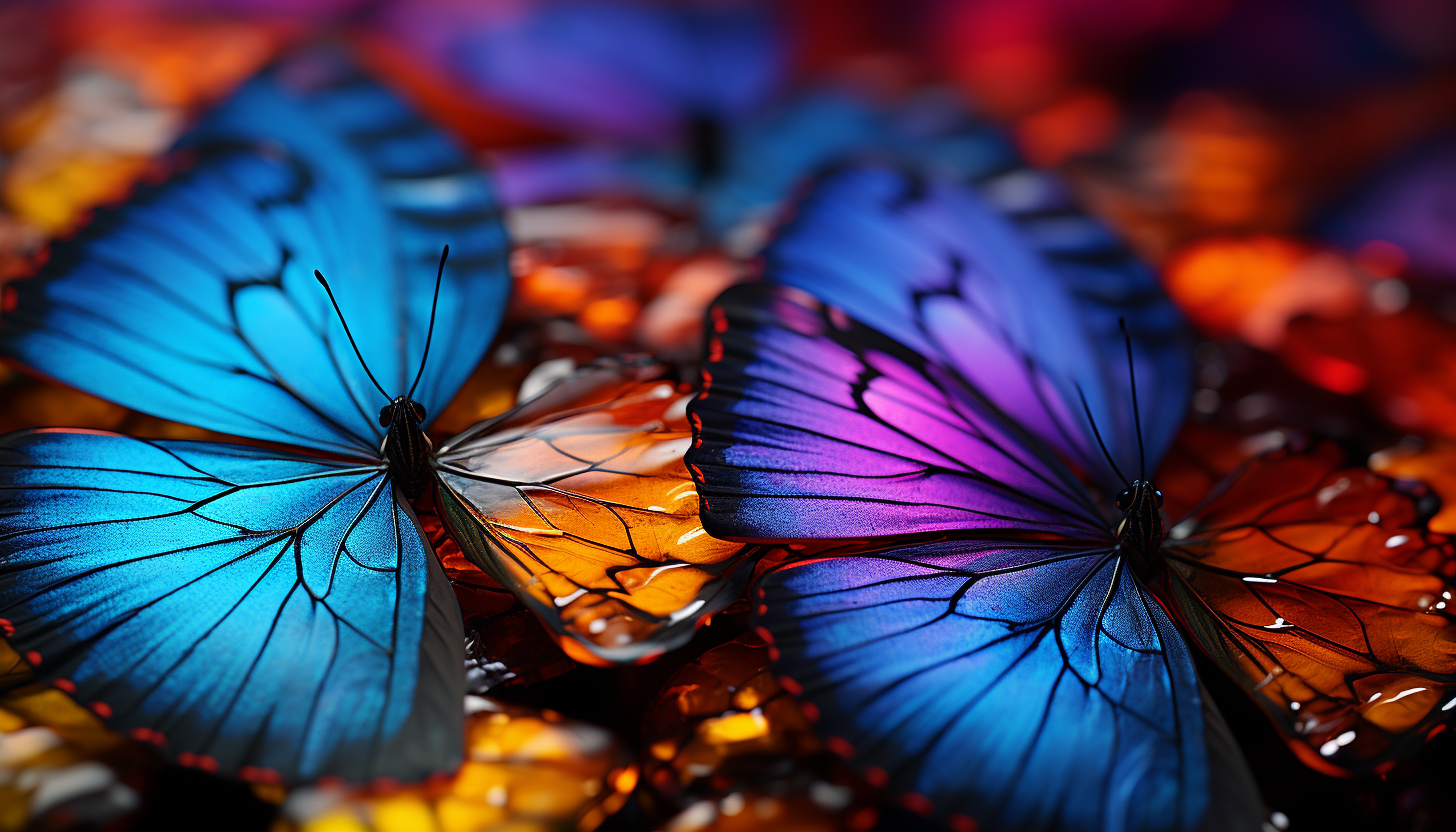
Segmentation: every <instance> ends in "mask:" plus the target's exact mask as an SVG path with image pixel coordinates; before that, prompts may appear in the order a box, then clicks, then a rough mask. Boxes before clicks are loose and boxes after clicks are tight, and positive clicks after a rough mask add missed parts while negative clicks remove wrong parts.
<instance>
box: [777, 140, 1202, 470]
mask: <svg viewBox="0 0 1456 832" xmlns="http://www.w3.org/2000/svg"><path fill="white" fill-rule="evenodd" d="M977 181H978V182H979V183H980V185H979V188H980V191H981V193H980V194H978V193H977V192H976V191H975V190H973V189H972V188H970V187H968V186H966V185H963V184H958V183H953V182H951V181H949V180H946V179H943V178H938V177H935V176H920V175H915V174H910V173H905V172H901V171H897V170H893V169H889V168H877V167H856V168H849V169H846V170H843V171H840V172H838V173H835V174H832V175H830V176H828V177H827V178H825V179H822V180H821V181H820V182H819V183H818V184H817V186H816V187H815V188H814V190H812V191H811V192H810V193H809V195H808V196H807V197H806V198H805V199H803V200H802V201H801V202H800V203H799V204H798V205H797V206H796V208H795V211H794V214H793V219H792V220H791V221H790V222H789V223H788V224H787V225H786V226H785V228H784V229H783V231H782V232H781V233H780V235H779V237H778V238H777V240H776V241H775V242H774V244H772V245H771V246H770V247H769V248H768V249H767V250H766V252H765V255H764V257H765V273H766V277H767V278H768V279H769V280H771V281H774V282H777V283H783V284H787V285H790V286H795V287H797V288H800V289H803V290H805V291H807V292H809V293H811V294H813V295H814V296H815V297H817V298H819V299H820V300H821V301H823V302H825V303H827V304H829V305H831V306H835V307H838V308H840V309H842V310H843V311H844V312H845V313H846V314H848V315H849V316H850V317H852V318H855V319H856V320H859V321H860V322H862V323H864V324H865V325H867V326H869V327H872V328H874V329H877V330H879V331H880V332H882V333H884V334H885V335H888V336H890V337H892V338H894V339H896V340H898V341H900V342H901V343H903V344H905V345H906V346H908V347H910V348H912V349H914V350H915V351H917V352H919V353H921V354H922V355H924V356H926V357H927V358H930V359H932V360H935V361H938V362H941V363H943V364H945V365H946V366H948V367H950V368H953V369H954V370H956V371H957V372H959V373H960V374H961V375H962V376H963V377H964V378H965V379H966V380H967V381H969V382H970V383H971V384H972V385H973V386H975V387H976V388H977V389H978V390H980V391H981V392H982V394H983V395H985V396H986V397H987V398H988V399H990V400H991V401H992V402H994V403H995V404H996V405H997V406H998V407H1000V408H1001V409H1002V410H1004V411H1005V412H1006V414H1007V415H1008V416H1010V417H1011V418H1012V419H1013V420H1014V421H1016V423H1017V424H1019V425H1021V426H1023V427H1024V428H1025V429H1026V430H1027V431H1029V432H1031V433H1032V434H1034V435H1036V436H1037V437H1038V438H1040V439H1041V440H1042V441H1044V442H1046V443H1048V444H1050V445H1051V446H1052V447H1054V448H1056V449H1057V450H1058V451H1060V452H1061V453H1063V454H1064V455H1066V457H1067V458H1069V459H1070V460H1072V461H1073V462H1074V463H1076V464H1077V465H1078V466H1079V467H1081V468H1082V469H1083V470H1084V471H1086V472H1087V473H1088V474H1089V475H1092V476H1093V477H1094V478H1095V479H1096V480H1097V482H1098V483H1099V485H1101V486H1102V487H1103V488H1104V489H1110V490H1111V491H1112V493H1116V491H1117V490H1119V489H1120V488H1121V487H1122V481H1121V479H1120V478H1119V477H1117V476H1116V475H1115V474H1114V473H1113V471H1112V470H1111V468H1110V467H1109V466H1108V464H1107V462H1106V461H1105V460H1104V459H1103V455H1102V453H1101V451H1100V450H1099V449H1098V446H1097V443H1096V441H1095V437H1094V434H1093V431H1092V426H1091V425H1090V424H1089V423H1088V419H1087V416H1086V414H1085V413H1084V411H1083V407H1082V398H1083V397H1085V399H1086V402H1087V408H1088V409H1089V410H1090V411H1091V415H1092V418H1093V419H1094V420H1095V423H1096V425H1097V428H1098V429H1099V430H1100V431H1101V433H1102V436H1103V438H1104V439H1105V440H1106V442H1107V445H1108V447H1109V449H1110V450H1111V453H1112V455H1113V458H1114V459H1115V460H1116V461H1117V465H1118V467H1119V468H1120V469H1121V470H1122V472H1123V474H1125V475H1126V476H1129V477H1132V476H1135V474H1136V473H1137V471H1138V470H1139V468H1140V467H1141V466H1140V459H1139V451H1138V448H1139V445H1138V437H1137V432H1136V420H1135V419H1134V418H1133V411H1132V408H1131V401H1132V397H1131V389H1130V388H1131V385H1130V381H1129V374H1128V359H1127V355H1126V352H1125V351H1124V348H1123V347H1124V343H1123V335H1122V331H1121V328H1120V326H1119V321H1120V320H1122V319H1125V321H1126V325H1127V330H1128V333H1129V336H1130V339H1131V343H1132V349H1133V361H1134V363H1135V365H1136V370H1137V381H1138V387H1139V393H1140V400H1141V402H1142V403H1143V408H1144V412H1143V413H1142V414H1141V415H1142V425H1143V437H1142V438H1143V443H1144V445H1145V446H1146V458H1147V467H1148V470H1149V471H1151V470H1152V469H1153V468H1154V467H1155V466H1156V464H1157V461H1158V460H1159V459H1161V457H1162V454H1163V453H1164V452H1165V451H1166V449H1167V447H1168V445H1169V444H1170V443H1171V442H1172V439H1173V435H1174V433H1175V432H1176V431H1177V428H1178V425H1179V423H1180V422H1181V421H1182V417H1183V414H1184V412H1185V410H1186V407H1187V400H1188V395H1189V393H1190V392H1191V389H1192V388H1191V381H1192V376H1191V358H1190V353H1189V349H1190V346H1191V343H1190V341H1189V337H1188V335H1187V332H1186V329H1185V327H1184V326H1183V323H1182V319H1181V317H1180V316H1179V315H1178V313H1177V311H1176V310H1175V309H1174V308H1173V306H1172V304H1171V303H1170V302H1169V301H1168V299H1167V297H1166V296H1165V295H1164V294H1163V293H1162V291H1161V290H1160V289H1159V288H1158V286H1157V283H1156V280H1155V279H1154V277H1153V276H1152V274H1151V272H1150V271H1149V270H1148V269H1147V268H1146V267H1145V266H1143V265H1142V264H1141V263H1139V262H1137V261H1136V260H1135V259H1134V258H1133V257H1132V256H1131V255H1130V254H1129V253H1128V252H1127V250H1126V249H1125V248H1123V247H1122V246H1121V245H1120V244H1119V243H1118V242H1117V241H1116V240H1115V239H1114V238H1113V237H1112V235H1111V234H1110V233H1109V232H1108V231H1107V230H1106V229H1105V228H1103V227H1102V226H1101V225H1100V224H1098V223H1096V222H1093V221H1092V220H1090V219H1088V218H1087V217H1086V216H1085V215H1083V214H1081V213H1080V212H1079V211H1077V210H1076V209H1075V208H1074V207H1072V205H1071V204H1070V202H1069V201H1068V200H1067V199H1066V197H1065V194H1064V193H1063V192H1062V191H1061V190H1060V186H1059V185H1058V184H1057V183H1056V181H1055V180H1053V179H1051V178H1049V177H1047V176H1045V175H1043V174H1039V173H1036V172H1033V171H1029V170H1026V169H1024V168H1016V167H1011V168H1008V169H1005V170H1002V171H993V172H989V173H986V174H983V175H982V176H981V177H979V179H978V180H977Z"/></svg>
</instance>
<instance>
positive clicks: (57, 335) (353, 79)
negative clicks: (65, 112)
mask: <svg viewBox="0 0 1456 832" xmlns="http://www.w3.org/2000/svg"><path fill="white" fill-rule="evenodd" d="M171 167H172V169H173V172H172V174H171V175H170V176H169V177H168V178H167V179H166V180H165V181H163V182H162V183H160V184H156V185H143V186H142V187H140V188H139V189H138V190H137V192H136V193H135V195H134V196H133V197H132V198H131V199H130V200H129V201H128V202H127V203H125V204H124V205H122V206H121V207H119V208H116V209H112V210H106V211H102V212H100V213H99V214H98V216H97V218H96V219H95V220H94V221H93V222H92V223H91V224H90V225H89V226H88V227H87V228H85V229H84V230H83V231H82V232H81V233H80V234H79V235H78V236H77V237H76V238H75V239H72V240H68V241H64V242H60V243H57V244H56V245H55V246H54V248H53V250H52V253H51V259H50V262H49V263H48V264H47V265H46V266H45V268H44V269H43V270H42V271H41V272H40V273H39V274H38V275H37V276H35V277H34V278H32V279H30V280H25V281H18V282H15V283H12V284H10V285H9V286H7V287H6V289H5V293H6V294H5V297H4V303H3V304H0V322H3V325H0V352H3V353H4V354H5V355H7V356H9V357H10V358H12V359H14V360H17V361H19V362H20V363H22V364H24V365H26V366H27V367H29V368H30V369H32V370H34V371H35V372H37V373H40V374H42V375H45V376H49V377H51V378H55V379H58V380H60V381H62V382H65V383H67V384H70V385H72V386H75V387H78V388H81V389H83V390H85V391H87V392H90V393H93V394H96V395H99V396H102V397H104V398H107V399H110V400H111V401H114V402H117V403H119V404H123V405H126V406H127V407H130V408H133V409H136V410H141V411H143V412H146V413H150V414H153V415H157V416H162V417H164V418H168V419H173V420H178V421H184V422H188V423H190V424H193V425H196V426H199V427H203V428H208V429H210V430H215V431H220V432H223V433H229V434H235V435H239V436H247V437H251V438H254V439H263V440H269V441H274V442H283V443H288V444H293V445H299V446H306V447H311V448H317V449H322V450H328V451H332V452H338V453H347V454H351V455H360V454H365V455H368V456H374V455H376V454H377V453H378V449H379V446H380V442H381V440H382V438H383V434H382V431H381V428H380V426H379V423H378V421H377V418H378V416H377V414H378V413H379V408H380V406H381V405H382V404H383V401H382V400H381V397H380V395H379V393H378V392H377V391H376V390H375V389H374V387H373V385H372V384H371V383H370V382H369V380H368V378H367V376H366V375H365V373H364V370H363V369H362V368H361V367H360V365H359V361H358V360H357V359H356V358H355V357H354V354H353V352H352V350H351V348H350V346H349V343H348V341H347V339H346V338H345V337H344V331H343V329H342V328H341V327H340V325H339V322H338V320H337V317H336V316H335V314H334V312H333V310H332V309H331V308H330V305H329V300H328V297H327V296H326V295H325V294H324V292H323V290H322V289H321V288H320V287H319V285H318V284H317V282H315V280H314V277H313V271H314V270H315V269H320V270H322V271H323V273H324V274H325V275H326V276H328V277H329V278H330V279H331V280H332V283H333V286H334V287H335V290H336V293H337V295H338V298H339V304H340V307H341V308H342V310H343V314H344V316H345V318H346V319H347V320H348V322H349V325H350V327H351V328H352V330H353V332H354V335H355V337H356V338H357V339H358V341H359V346H360V348H361V350H362V351H363V354H364V357H365V359H366V360H367V361H368V364H369V366H370V368H371V369H372V370H373V372H374V375H375V376H376V377H378V378H379V380H380V381H381V383H382V384H383V385H384V386H385V387H386V388H387V389H390V390H391V391H394V392H397V393H403V392H405V391H406V390H407V389H408V388H409V387H410V384H411V380H412V378H413V376H414V373H415V370H416V367H417V365H418V364H419V362H420V358H421V354H422V352H423V351H424V346H425V344H424V342H425V335H426V330H427V327H428V323H429V318H430V310H431V299H432V292H433V289H434V280H433V278H434V276H435V266H436V263H437V261H438V259H439V257H440V251H441V249H442V247H443V246H444V245H445V244H447V243H448V244H449V245H450V246H451V251H452V255H451V259H450V265H449V266H448V267H447V270H446V273H445V280H444V285H443V286H442V287H441V290H440V303H439V317H438V319H437V321H436V324H435V326H436V332H435V339H436V344H437V345H448V347H443V348H440V349H437V350H436V351H434V353H433V354H432V355H431V356H430V361H429V363H428V364H427V365H426V367H425V371H424V376H423V378H422V379H421V381H420V386H419V393H418V394H417V396H416V399H417V400H418V401H419V402H420V403H421V404H423V405H424V406H425V409H426V411H427V415H428V416H433V415H435V414H437V413H438V412H439V411H440V410H441V409H443V407H444V405H445V403H446V402H448V401H449V400H450V397H451V396H453V395H454V393H455V390H456V389H457V388H458V387H459V386H460V384H461V383H462V382H463V381H464V380H465V378H466V377H467V376H468V375H469V373H470V372H471V370H472V369H474V367H475V365H476V364H477V363H478V362H479V360H480V358H481V356H482V355H483V354H484V352H485V349H486V347H487V346H488V344H489V342H490V340H491V338H492V337H493V335H494V333H495V329H496V326H497V324H498V322H499V321H500V317H501V314H502V311H503V307H504V303H505V298H506V294H507V292H508V289H509V278H508V276H507V274H506V269H505V256H506V241H505V235H504V231H503V229H502V227H501V224H500V221H499V217H498V213H499V212H498V209H497V206H496V203H495V201H494V197H493V196H492V193H491V191H490V188H489V186H488V185H487V183H486V181H485V179H484V177H483V176H482V174H481V173H480V172H479V171H478V170H477V169H476V168H475V166H474V165H473V164H472V163H471V162H470V159H469V158H468V157H467V156H466V155H465V154H464V153H463V152H462V151H460V150H459V149H458V148H457V147H456V146H455V145H454V144H452V143H451V141H450V140H449V139H447V138H446V137H445V136H444V134H442V133H440V132H439V131H437V130H435V129H434V128H432V127H430V126H429V125H428V124H426V123H425V122H423V121H421V120H420V118H419V117H418V116H416V115H415V114H414V113H412V112H411V111H410V110H409V109H408V108H407V107H406V106H405V105H404V104H403V103H402V102H401V101H400V100H399V99H398V98H396V97H395V96H394V95H393V94H391V93H389V92H388V91H386V90H385V89H384V88H382V87H380V86H378V85H377V84H375V83H374V82H372V81H370V80H368V79H367V78H365V77H364V76H362V75H360V74H359V73H358V72H357V71H356V70H354V69H353V68H352V67H351V66H350V65H349V64H348V63H347V62H346V61H345V60H344V59H343V58H342V57H341V56H340V55H339V54H336V53H333V52H310V53H305V54H302V55H299V56H297V57H295V58H293V59H290V60H288V61H285V62H283V63H281V64H279V65H277V66H275V67H274V68H272V69H271V70H269V71H267V72H265V73H264V74H263V75H261V76H259V77H257V78H255V79H254V80H252V81H250V82H249V83H248V84H246V85H245V86H244V87H243V88H242V89H241V90H239V91H238V92H237V93H236V94H235V95H234V96H233V97H232V98H231V99H230V100H229V101H227V102H226V103H224V104H223V105H222V106H220V107H219V108H218V109H217V110H215V111H213V112H212V113H210V114H209V115H208V116H206V117H205V118H204V119H203V121H202V123H201V124H200V125H199V126H198V127H197V129H196V130H194V131H193V132H192V133H191V134H190V135H189V136H187V137H186V138H184V139H183V141H182V143H181V145H180V147H179V150H178V152H177V154H176V155H175V157H174V158H173V159H172V162H171Z"/></svg>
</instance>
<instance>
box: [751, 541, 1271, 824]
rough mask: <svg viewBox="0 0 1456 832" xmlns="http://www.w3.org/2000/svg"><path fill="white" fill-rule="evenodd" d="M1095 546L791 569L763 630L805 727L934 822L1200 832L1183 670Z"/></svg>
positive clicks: (1190, 696) (1196, 697)
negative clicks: (801, 701) (955, 819)
mask: <svg viewBox="0 0 1456 832" xmlns="http://www.w3.org/2000/svg"><path fill="white" fill-rule="evenodd" d="M1109 548H1110V547H1109V545H1108V544H1101V545H1096V544H1093V545H1088V546H1084V547H1077V546H1075V545H1072V544H1061V545H1057V544H1050V543H1048V544H1031V543H1026V544H996V543H990V542H981V541H968V540H960V541H944V542H939V543H930V544H925V545H921V546H917V547H913V548H899V549H886V550H882V551H879V552H875V553H870V554H867V555H864V556H848V557H835V558H829V559H826V560H811V561H806V562H802V563H797V564H790V565H788V566H786V567H784V568H781V569H779V570H777V571H775V572H772V573H770V574H769V575H767V576H766V577H765V579H764V581H763V582H762V585H761V587H762V590H763V595H762V604H763V605H764V606H762V607H760V615H759V617H758V618H759V622H760V623H761V624H763V625H764V626H765V627H766V628H767V630H768V631H769V633H770V634H771V635H772V637H773V643H774V645H775V647H776V648H777V650H778V651H779V658H778V660H777V661H776V664H775V668H776V670H778V671H779V672H781V673H784V674H786V675H788V676H789V677H790V678H792V679H794V680H795V681H797V682H798V683H799V684H801V685H803V687H804V694H803V695H804V697H805V698H806V699H808V701H810V702H812V703H814V704H815V705H816V706H817V707H818V708H819V712H820V715H821V716H820V721H819V724H818V725H817V726H816V727H817V730H819V732H820V733H821V734H825V735H830V736H838V737H840V738H841V739H843V740H845V741H847V742H848V743H849V745H850V747H852V749H853V760H854V762H855V763H856V764H857V765H859V766H861V767H870V766H873V767H878V768H880V769H882V770H883V771H884V772H885V773H886V774H887V775H888V778H889V788H890V789H891V790H892V791H895V792H914V793H917V794H920V795H923V796H924V797H926V798H929V799H930V801H931V803H932V804H933V806H934V808H935V810H936V812H937V813H938V814H940V815H941V816H942V817H944V816H947V815H953V814H960V815H965V816H968V817H970V818H972V819H973V820H975V821H977V822H978V823H979V824H980V827H981V828H983V829H1023V830H1034V829H1053V828H1055V829H1060V830H1064V832H1074V831H1075V830H1088V832H1090V831H1091V830H1100V829H1122V830H1129V832H1131V830H1181V829H1196V828H1198V827H1199V825H1200V823H1201V822H1202V820H1203V818H1204V814H1205V811H1206V810H1207V808H1208V806H1209V802H1210V799H1209V789H1210V774H1211V773H1210V770H1209V763H1208V757H1209V752H1208V750H1207V749H1206V748H1205V745H1204V743H1205V740H1204V724H1203V723H1204V716H1203V710H1202V702H1201V694H1200V692H1199V688H1198V683H1197V679H1196V677H1195V673H1194V666H1193V661H1192V657H1191V655H1190V654H1189V651H1188V648H1187V647H1186V645H1185V644H1184V642H1183V640H1182V638H1181V637H1180V636H1179V634H1178V632H1177V631H1176V630H1175V629H1174V627H1173V624H1172V622H1171V621H1170V620H1169V619H1168V616H1167V615H1166V613H1165V612H1164V611H1163V609H1162V608H1161V607H1159V606H1158V604H1157V603H1156V602H1155V601H1153V600H1152V599H1150V598H1149V597H1148V595H1147V594H1146V593H1145V592H1144V591H1143V589H1142V588H1141V586H1140V585H1139V584H1138V583H1137V581H1136V580H1135V579H1134V577H1133V576H1132V573H1131V571H1130V570H1129V569H1128V568H1127V566H1126V564H1125V563H1124V561H1123V560H1122V559H1121V558H1119V557H1118V556H1117V554H1116V553H1115V552H1113V551H1109ZM1256 817H1257V816H1256ZM1256 826H1257V823H1256Z"/></svg>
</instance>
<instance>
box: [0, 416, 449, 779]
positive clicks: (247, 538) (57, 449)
mask: <svg viewBox="0 0 1456 832" xmlns="http://www.w3.org/2000/svg"><path fill="white" fill-rule="evenodd" d="M0 577H3V580H0V618H3V619H5V620H6V621H7V623H8V626H6V628H5V629H6V630H7V631H9V630H11V629H12V628H13V631H14V635H13V636H12V638H11V643H12V644H13V645H14V646H15V647H16V649H17V651H19V652H21V653H22V654H24V655H26V656H27V658H28V660H29V661H30V663H31V664H32V665H34V666H35V667H36V670H37V673H38V675H39V677H40V678H41V679H42V680H44V681H48V682H50V683H51V684H53V685H55V686H56V687H59V688H61V689H63V690H65V691H68V692H70V693H72V694H73V695H74V696H75V698H76V699H77V700H78V701H81V702H83V703H86V704H88V705H89V706H90V707H91V709H92V710H93V711H95V712H96V713H97V714H98V715H100V716H102V717H104V718H105V719H106V721H107V723H108V724H109V725H110V726H111V727H113V728H115V729H117V730H122V731H129V732H131V733H132V734H133V736H136V737H138V738H140V739H144V740H147V741H151V742H155V743H157V744H158V745H160V746H161V747H162V748H163V749H164V750H165V751H166V752H168V753H169V754H171V755H173V756H174V757H175V758H176V759H178V760H180V761H182V762H184V763H190V764H193V765H197V766H201V767H203V768H205V769H208V770H216V771H221V772H225V773H228V774H232V775H237V776H242V777H245V778H252V779H261V780H272V779H275V778H279V779H282V780H284V781H289V782H295V781H309V780H313V779H316V778H318V777H322V776H325V775H332V776H337V777H342V778H345V779H347V780H353V781H364V780H369V779H372V778H374V777H378V776H390V777H397V778H404V779H418V778H421V777H424V776H426V775H428V774H431V773H434V772H440V771H448V770H450V769H451V768H453V767H454V766H455V765H457V764H458V763H459V761H460V753H461V750H460V749H461V739H460V738H461V724H462V713H461V707H460V702H461V697H462V696H463V694H464V685H463V681H462V669H461V668H462V662H463V648H462V646H461V624H460V613H459V610H458V608H457V607H456V605H455V602H454V599H453V598H452V597H451V595H450V589H449V584H448V582H447V581H446V580H445V577H444V574H443V573H442V572H441V571H440V568H439V566H438V564H436V563H434V561H433V558H432V556H431V555H430V552H429V549H428V547H427V545H426V544H425V542H424V540H423V538H422V537H421V536H420V532H419V530H418V527H417V526H416V524H415V521H414V517H413V513H412V512H411V511H410V510H409V508H408V507H407V506H406V505H405V504H403V503H402V502H399V501H398V500H397V499H396V496H395V493H394V488H393V486H392V485H391V484H390V482H389V479H388V477H387V475H386V473H385V471H384V469H382V468H379V467H350V466H347V465H344V464H340V463H332V462H326V461H320V460H317V459H308V458H304V457H293V456H280V455H278V454H277V453H274V452H271V451H264V450H259V449H254V448H247V447H243V446H235V445H220V444H212V443H195V442H153V441H146V440H141V439H134V438H130V437H125V436H120V435H117V434H106V433H99V432H79V431H63V430H39V431H26V432H21V433H13V434H10V435H8V436H7V437H5V438H4V439H3V440H0Z"/></svg>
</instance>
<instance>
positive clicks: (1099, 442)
mask: <svg viewBox="0 0 1456 832" xmlns="http://www.w3.org/2000/svg"><path fill="white" fill-rule="evenodd" d="M1074 386H1075V387H1076V388H1077V396H1078V398H1080V399H1081V400H1082V412H1084V413H1086V414H1087V424H1089V425H1091V426H1092V435H1093V436H1095V437H1097V447H1099V448H1101V449H1102V456H1103V457H1105V458H1106V459H1107V464H1108V465H1111V466H1112V473H1114V474H1116V475H1117V478H1118V479H1120V480H1122V484H1123V485H1126V486H1127V487H1128V488H1131V487H1132V483H1130V482H1128V481H1127V477H1124V476H1123V475H1122V469H1120V468H1118V467H1117V460H1115V459H1113V458H1112V454H1110V453H1108V452H1107V445H1106V444H1105V443H1104V442H1103V441H1102V434H1101V433H1100V432H1098V430H1097V421H1096V420H1095V419H1093V418H1092V408H1090V407H1088V406H1087V396H1086V394H1084V393H1083V392H1082V385H1080V384H1075V385H1074Z"/></svg>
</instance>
